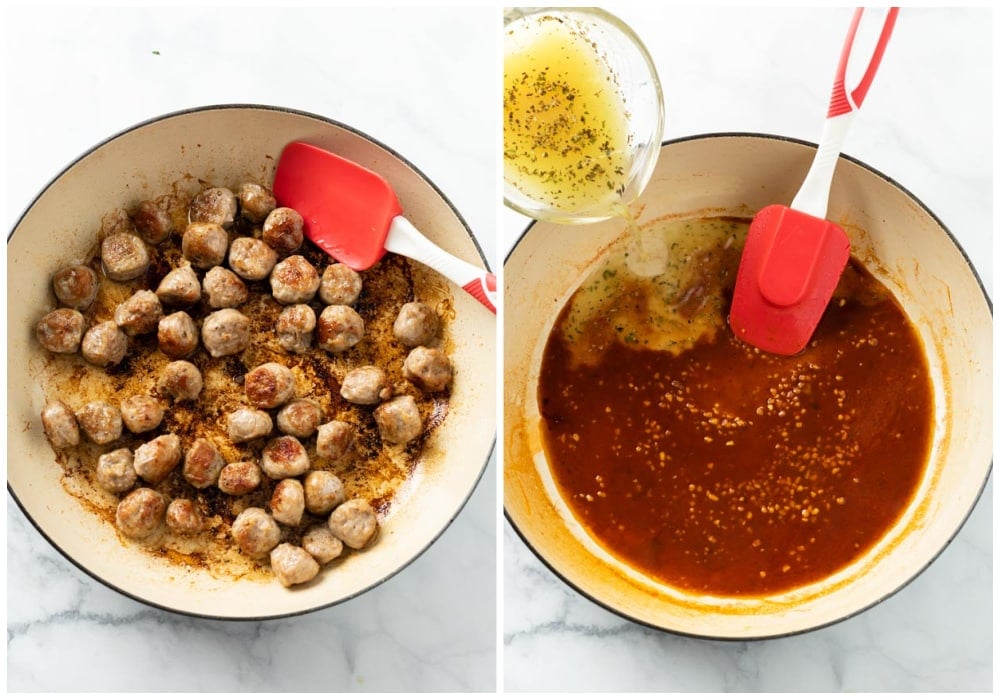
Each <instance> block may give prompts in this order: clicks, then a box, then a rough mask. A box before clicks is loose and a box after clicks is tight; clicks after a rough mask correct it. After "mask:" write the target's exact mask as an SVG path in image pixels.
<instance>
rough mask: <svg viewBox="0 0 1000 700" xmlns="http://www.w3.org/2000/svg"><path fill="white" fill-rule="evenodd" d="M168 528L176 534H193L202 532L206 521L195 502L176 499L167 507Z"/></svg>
mask: <svg viewBox="0 0 1000 700" xmlns="http://www.w3.org/2000/svg"><path fill="white" fill-rule="evenodd" d="M167 527H169V528H170V529H171V530H173V531H174V532H183V533H184V534H192V533H195V532H200V531H201V530H202V529H203V528H204V527H205V519H204V518H202V517H201V513H199V512H198V507H197V506H196V505H195V504H194V501H191V500H189V499H187V498H175V499H174V500H172V501H170V505H169V506H167Z"/></svg>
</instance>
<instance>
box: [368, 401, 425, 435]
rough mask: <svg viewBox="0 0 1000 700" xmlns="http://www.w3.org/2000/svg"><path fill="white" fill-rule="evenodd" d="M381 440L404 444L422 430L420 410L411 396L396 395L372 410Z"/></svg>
mask: <svg viewBox="0 0 1000 700" xmlns="http://www.w3.org/2000/svg"><path fill="white" fill-rule="evenodd" d="M374 416H375V423H376V424H377V425H378V431H379V434H380V435H381V436H382V441H383V442H390V443H395V444H398V445H405V444H406V443H408V442H409V441H410V440H413V439H414V438H416V437H417V436H418V435H420V432H421V431H422V430H423V424H422V422H421V420H420V410H419V409H418V408H417V402H416V401H415V400H414V399H413V397H412V396H397V397H396V398H394V399H391V400H389V401H386V402H385V403H383V404H382V405H380V406H379V407H378V408H376V409H375V411H374Z"/></svg>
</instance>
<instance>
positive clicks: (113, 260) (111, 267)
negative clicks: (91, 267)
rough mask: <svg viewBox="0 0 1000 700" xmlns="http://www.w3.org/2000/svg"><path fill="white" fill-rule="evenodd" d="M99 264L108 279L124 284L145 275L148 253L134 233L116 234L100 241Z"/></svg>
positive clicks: (147, 266)
mask: <svg viewBox="0 0 1000 700" xmlns="http://www.w3.org/2000/svg"><path fill="white" fill-rule="evenodd" d="M101 263H102V264H103V265H104V274H105V275H107V276H108V279H113V280H115V281H116V282H126V281H128V280H134V279H135V278H136V277H140V276H141V275H143V274H145V273H146V270H147V269H148V268H149V251H147V250H146V244H145V243H143V241H142V239H141V238H139V237H138V236H136V235H135V234H134V233H116V234H113V235H111V236H108V237H107V238H105V239H104V240H103V241H101Z"/></svg>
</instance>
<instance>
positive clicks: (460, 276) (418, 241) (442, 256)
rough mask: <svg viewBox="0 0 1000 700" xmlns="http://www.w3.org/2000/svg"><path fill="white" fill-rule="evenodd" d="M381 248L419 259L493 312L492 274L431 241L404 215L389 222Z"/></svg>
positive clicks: (495, 296)
mask: <svg viewBox="0 0 1000 700" xmlns="http://www.w3.org/2000/svg"><path fill="white" fill-rule="evenodd" d="M385 249H386V250H388V251H391V252H393V253H398V254H399V255H405V256H406V257H408V258H412V259H414V260H416V261H418V262H422V263H423V264H424V265H426V266H427V267H429V268H431V269H432V270H437V271H438V272H440V273H441V274H442V275H444V276H445V277H447V278H448V279H450V280H451V281H452V282H454V283H455V284H457V285H458V286H459V287H461V288H462V289H464V290H465V291H466V292H468V293H469V294H471V295H472V296H473V297H474V298H475V299H476V300H477V301H478V302H479V303H481V304H482V305H483V306H485V307H486V308H487V309H489V310H490V311H492V312H493V313H496V312H497V306H496V302H497V291H496V290H497V285H496V278H495V277H494V276H493V274H492V273H489V272H486V271H485V270H482V269H480V268H478V267H476V266H475V265H473V264H472V263H468V262H466V261H464V260H462V259H460V258H456V257H455V256H454V255H452V254H451V253H447V252H445V251H444V250H442V249H441V248H439V247H438V246H437V245H435V244H434V243H432V242H431V241H430V239H428V238H427V237H426V236H424V234H422V233H420V231H418V230H417V227H416V226H414V225H413V224H411V223H410V222H409V221H408V220H407V219H406V218H404V217H402V216H397V217H396V218H395V219H393V220H392V223H390V224H389V233H388V234H387V235H386V237H385Z"/></svg>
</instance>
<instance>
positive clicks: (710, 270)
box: [538, 219, 934, 597]
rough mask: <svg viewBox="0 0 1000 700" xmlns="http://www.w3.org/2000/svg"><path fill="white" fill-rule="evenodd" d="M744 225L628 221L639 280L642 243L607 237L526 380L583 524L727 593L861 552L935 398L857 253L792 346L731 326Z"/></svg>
mask: <svg viewBox="0 0 1000 700" xmlns="http://www.w3.org/2000/svg"><path fill="white" fill-rule="evenodd" d="M747 223H748V222H746V221H742V220H729V219H707V220H702V221H693V222H692V221H687V222H659V223H657V224H655V225H653V226H651V227H645V228H644V231H643V232H642V235H644V236H647V237H649V236H653V237H656V239H657V241H658V243H657V245H656V246H652V247H651V246H649V245H646V248H645V249H651V248H655V249H656V250H660V251H663V250H666V251H669V252H668V264H667V266H666V272H664V273H662V274H661V275H658V276H657V277H652V278H650V277H642V276H640V275H633V274H630V272H629V269H630V264H631V263H630V260H629V256H630V255H631V256H632V261H633V262H634V260H635V256H636V255H637V251H639V252H641V251H642V250H643V247H642V246H639V247H638V248H636V247H635V246H634V245H633V246H632V247H631V248H630V247H623V248H621V249H620V250H617V251H612V252H611V253H610V254H609V256H608V258H607V260H606V262H605V263H604V264H603V266H602V267H601V268H600V269H598V270H596V271H595V272H594V273H593V274H592V276H591V278H590V279H589V280H588V281H587V282H586V283H585V284H584V285H582V286H581V288H580V289H579V290H577V292H576V293H575V294H574V295H573V297H572V298H571V299H570V301H569V302H568V303H567V305H566V306H565V307H564V309H563V310H562V311H561V313H560V316H559V318H558V320H557V322H556V324H555V326H554V328H553V331H552V333H551V335H550V337H549V339H548V342H547V345H546V348H545V351H544V356H543V360H542V366H541V376H540V382H539V390H538V399H539V406H540V409H541V415H542V424H543V425H542V433H543V440H544V442H545V449H546V453H547V456H548V461H549V464H550V466H551V470H552V474H553V477H554V479H555V481H556V483H557V485H558V487H559V489H560V490H561V492H562V495H563V497H564V499H565V501H566V502H567V503H568V504H569V506H570V507H571V509H572V510H573V511H574V514H575V516H576V517H577V519H578V520H579V521H580V522H581V524H583V525H584V526H585V527H586V528H587V530H588V531H589V532H590V533H591V534H592V536H593V537H594V538H595V539H596V540H597V541H599V542H600V543H601V544H602V545H603V546H604V547H605V548H606V549H608V550H609V551H610V552H611V553H613V554H614V556H615V557H616V558H617V559H619V560H621V561H624V562H626V563H628V564H629V565H631V566H632V567H634V568H635V569H637V570H639V571H642V572H643V573H645V574H647V575H649V576H651V577H653V578H654V579H656V580H659V581H662V582H664V583H666V584H668V585H671V586H674V587H677V588H680V589H683V590H687V591H691V592H695V593H699V594H709V595H718V596H736V597H740V596H760V595H767V594H775V593H780V592H783V591H787V590H790V589H793V588H797V587H800V586H804V585H808V584H810V583H814V582H817V581H820V580H822V579H824V578H826V577H828V576H829V575H831V574H833V573H835V572H837V571H839V570H841V569H842V568H844V567H845V566H847V565H849V564H850V563H851V562H852V561H855V560H856V559H858V558H859V557H860V556H861V555H862V554H863V553H864V552H866V551H867V550H869V549H870V548H871V547H872V546H874V545H875V544H876V543H877V542H878V541H879V540H880V539H881V538H882V537H883V536H884V535H885V534H886V533H887V531H888V530H889V529H890V528H891V527H892V526H893V524H894V523H895V522H896V521H897V520H898V519H899V517H900V516H901V514H902V513H903V512H904V511H905V509H906V508H907V506H908V505H909V503H910V501H911V500H912V498H913V496H914V494H915V492H916V490H917V488H918V485H919V483H920V481H921V479H922V477H923V473H924V469H925V466H926V463H927V459H928V455H929V451H930V445H931V438H932V434H933V412H934V411H933V388H932V385H931V381H930V376H929V370H928V366H927V361H926V358H925V354H924V350H923V346H922V344H921V342H920V339H919V337H918V335H917V333H916V331H915V329H914V328H913V326H912V324H911V323H910V321H909V320H908V318H907V317H906V315H905V313H904V312H903V311H902V310H901V308H900V307H899V305H898V303H897V302H896V300H895V299H894V297H893V296H892V294H891V293H890V292H889V291H888V290H887V289H886V288H885V287H884V286H883V285H882V284H881V283H880V282H878V281H877V280H876V279H875V278H874V277H872V276H871V275H870V274H869V273H868V272H867V271H866V270H865V269H864V268H863V266H861V265H860V264H859V263H858V262H857V261H854V260H852V261H851V263H850V264H849V266H848V268H847V269H846V270H845V273H844V275H843V277H842V279H841V284H840V286H839V287H838V289H837V292H836V293H835V295H834V299H833V301H832V302H831V304H830V307H829V308H828V309H827V312H826V314H825V315H824V317H823V319H822V321H821V323H820V325H819V327H818V329H817V331H816V333H815V335H814V337H813V339H812V341H811V342H810V344H809V346H808V347H807V348H806V350H804V351H803V352H802V353H800V354H799V355H796V356H793V357H785V356H778V355H771V354H768V353H765V352H763V351H760V350H757V349H756V348H754V347H752V346H749V345H747V344H745V343H742V342H741V341H739V340H738V339H736V338H735V336H734V335H733V334H732V333H731V332H730V331H729V328H728V325H727V323H726V320H725V310H726V309H727V308H728V305H729V299H730V298H731V290H732V284H733V281H734V279H735V273H736V268H737V266H738V264H739V254H740V250H741V248H742V241H743V239H744V237H745V235H746V228H747ZM647 244H648V241H647ZM636 269H638V266H636Z"/></svg>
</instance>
